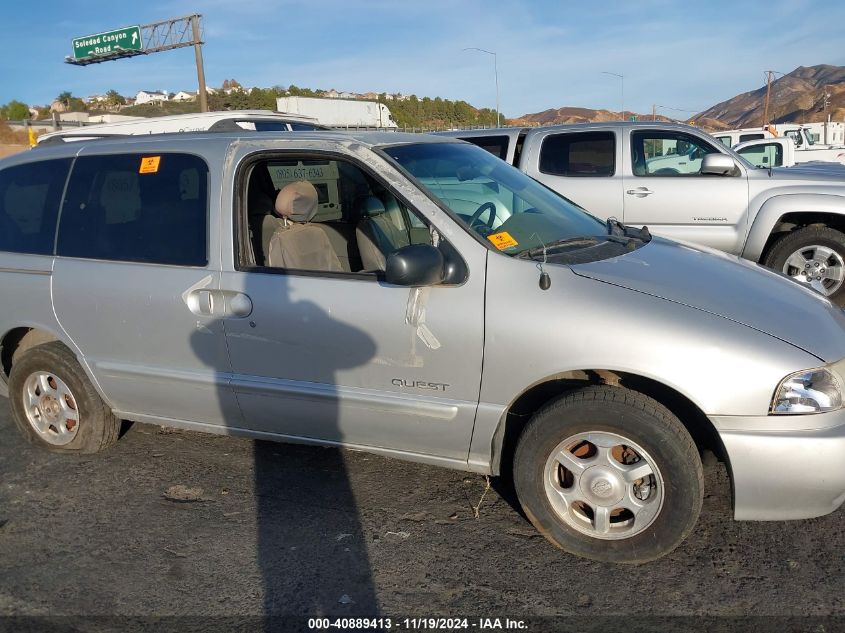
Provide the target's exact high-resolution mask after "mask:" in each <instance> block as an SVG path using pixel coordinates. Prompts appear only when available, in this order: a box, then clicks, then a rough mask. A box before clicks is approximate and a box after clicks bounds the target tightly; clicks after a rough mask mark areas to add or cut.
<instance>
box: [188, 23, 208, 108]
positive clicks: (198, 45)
mask: <svg viewBox="0 0 845 633" xmlns="http://www.w3.org/2000/svg"><path fill="white" fill-rule="evenodd" d="M191 33H192V34H193V36H194V55H195V56H196V59H197V84H198V86H197V87H198V88H199V91H198V92H197V99H198V100H199V104H200V112H208V95H207V94H206V92H205V67H204V66H203V63H202V40H201V39H200V16H199V15H196V14H194V15H192V16H191Z"/></svg>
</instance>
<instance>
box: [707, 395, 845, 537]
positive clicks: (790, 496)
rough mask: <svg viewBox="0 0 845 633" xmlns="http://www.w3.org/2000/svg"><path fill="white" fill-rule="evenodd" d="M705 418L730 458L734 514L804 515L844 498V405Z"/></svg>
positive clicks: (770, 517) (827, 510)
mask: <svg viewBox="0 0 845 633" xmlns="http://www.w3.org/2000/svg"><path fill="white" fill-rule="evenodd" d="M710 420H711V421H712V422H713V424H714V425H715V427H716V429H717V430H718V431H719V435H720V437H721V438H722V443H723V444H724V447H725V450H726V452H727V457H728V460H729V462H730V470H731V476H732V479H733V487H734V518H736V519H739V520H756V521H768V520H782V519H809V518H812V517H817V516H822V515H824V514H829V513H831V512H833V511H834V510H836V509H837V508H838V507H839V506H841V505H842V503H843V502H844V501H845V410H839V411H834V412H832V413H819V414H814V415H797V416H753V417H752V416H711V418H710ZM790 427H792V428H790Z"/></svg>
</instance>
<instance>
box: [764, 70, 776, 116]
mask: <svg viewBox="0 0 845 633" xmlns="http://www.w3.org/2000/svg"><path fill="white" fill-rule="evenodd" d="M774 74H775V71H773V70H767V71H766V77H767V81H766V107H765V108H764V109H763V127H764V128H768V125H769V97H770V96H771V94H772V76H773V75H774Z"/></svg>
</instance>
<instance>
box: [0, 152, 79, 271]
mask: <svg viewBox="0 0 845 633" xmlns="http://www.w3.org/2000/svg"><path fill="white" fill-rule="evenodd" d="M70 164H71V159H70V158H62V159H58V160H45V161H41V162H37V163H28V164H26V165H17V166H15V167H9V168H7V169H4V170H2V171H0V251H7V252H12V253H29V254H33V255H52V254H53V243H54V242H55V239H56V217H57V216H58V212H59V203H60V202H61V199H62V189H63V188H64V186H65V181H66V180H67V172H68V169H70Z"/></svg>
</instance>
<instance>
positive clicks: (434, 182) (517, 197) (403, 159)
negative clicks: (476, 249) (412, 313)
mask: <svg viewBox="0 0 845 633" xmlns="http://www.w3.org/2000/svg"><path fill="white" fill-rule="evenodd" d="M383 151H384V153H385V154H386V155H387V156H388V157H389V158H391V159H393V161H395V162H396V163H397V164H398V165H399V166H400V167H401V168H403V169H404V170H405V171H406V172H407V173H408V174H409V175H410V176H411V177H412V178H413V179H414V180H416V181H417V182H418V183H419V184H420V185H421V186H423V187H424V188H425V189H426V190H427V191H428V192H429V193H430V194H431V195H432V196H433V197H434V198H435V199H437V200H438V201H439V202H440V203H441V204H442V205H444V206H445V207H447V208H448V209H450V210H451V211H452V213H453V215H454V216H455V217H456V218H457V219H458V220H460V221H461V222H462V223H463V224H464V225H465V226H466V227H468V228H469V229H470V230H471V231H473V232H474V233H476V234H477V235H479V236H480V237H481V238H483V239H485V240H487V242H488V244H491V245H492V246H495V247H496V248H497V249H498V250H500V251H502V252H504V253H505V254H508V255H518V254H520V253H522V252H525V251H528V250H530V249H534V248H536V247H539V246H542V245H544V244H546V245H551V244H553V243H560V242H562V241H566V240H581V238H585V240H583V241H582V242H583V243H587V242H589V241H590V240H591V239H592V238H593V237H597V236H602V239H604V237H603V236H606V234H607V228H606V226H605V224H604V223H603V222H601V221H600V220H598V219H596V218H594V217H593V216H591V215H589V214H588V213H586V212H585V211H583V210H582V209H581V208H579V207H578V206H576V205H575V204H574V203H572V202H570V201H568V200H566V199H565V198H563V197H561V196H560V195H558V194H557V193H555V192H553V191H552V190H551V189H548V188H547V187H544V186H543V185H541V184H540V183H539V182H537V181H536V180H533V179H532V178H529V177H528V176H526V175H525V174H523V173H522V172H520V171H519V170H517V169H515V168H514V167H512V166H510V165H508V164H507V163H504V162H502V161H500V160H498V159H496V158H495V157H493V156H491V155H490V154H489V153H488V152H485V151H484V150H482V149H480V148H478V147H475V146H473V145H467V144H464V143H418V144H413V145H399V146H394V147H387V148H385V149H384V150H383ZM574 243H575V242H574V241H573V242H572V244H574Z"/></svg>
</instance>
